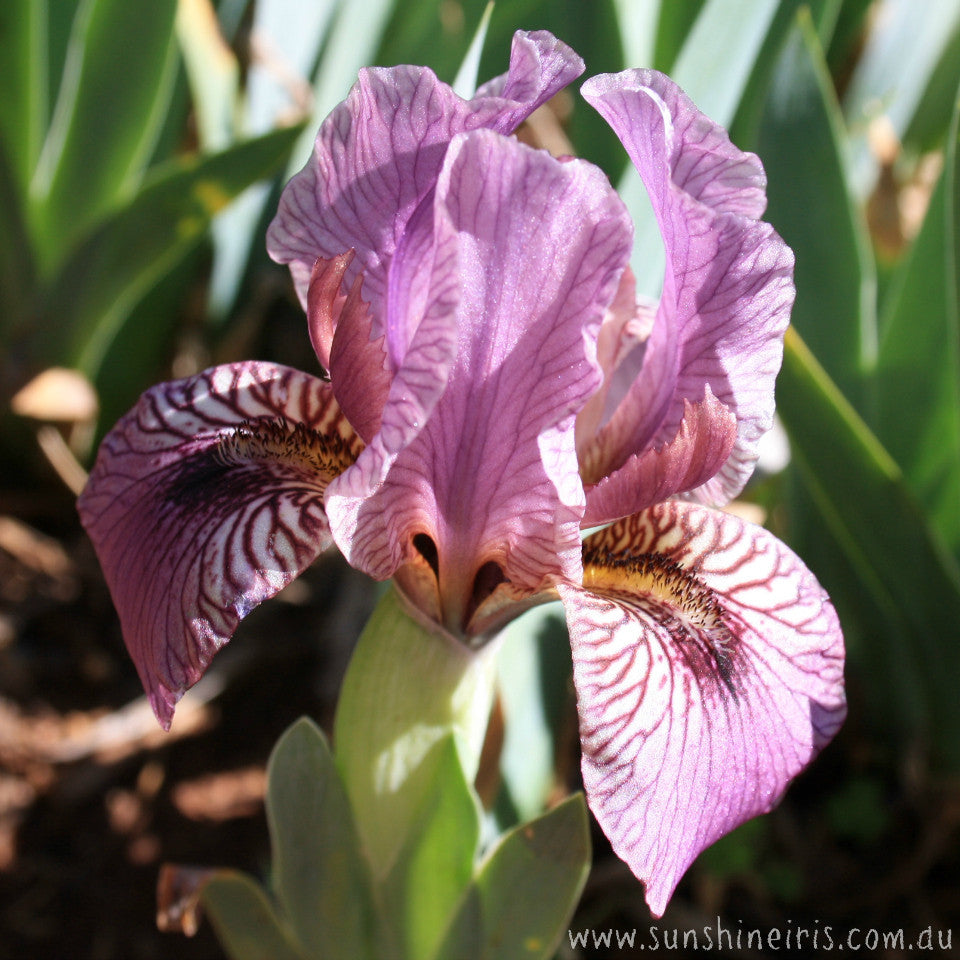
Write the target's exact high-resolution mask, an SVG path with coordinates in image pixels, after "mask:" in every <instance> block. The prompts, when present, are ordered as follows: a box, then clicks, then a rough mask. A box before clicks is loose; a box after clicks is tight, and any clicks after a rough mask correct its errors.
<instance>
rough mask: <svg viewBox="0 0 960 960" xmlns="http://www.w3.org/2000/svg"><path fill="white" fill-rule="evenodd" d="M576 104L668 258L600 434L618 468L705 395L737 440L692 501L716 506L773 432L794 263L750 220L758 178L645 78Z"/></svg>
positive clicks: (610, 85)
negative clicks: (646, 211)
mask: <svg viewBox="0 0 960 960" xmlns="http://www.w3.org/2000/svg"><path fill="white" fill-rule="evenodd" d="M583 95H584V96H585V97H586V99H587V100H588V101H589V102H590V103H592V104H593V106H595V107H596V108H597V110H599V112H600V113H601V114H602V115H603V116H604V117H605V118H606V120H607V121H608V122H609V123H610V125H611V126H612V127H613V129H614V130H615V131H616V133H617V135H618V136H619V137H620V139H621V140H622V141H623V143H624V146H625V147H626V148H627V152H628V153H629V154H630V157H631V159H632V160H633V162H634V164H635V165H636V167H637V169H638V170H639V172H640V175H641V177H642V178H643V181H644V184H645V185H646V188H647V191H648V192H649V194H650V197H651V200H652V203H653V207H654V211H655V212H656V215H657V220H658V222H659V225H660V230H661V233H662V236H663V241H664V245H665V247H666V252H667V270H666V275H665V277H664V285H663V294H662V297H661V300H660V305H659V307H658V311H657V317H656V321H655V323H654V327H653V332H652V333H651V336H650V340H649V342H648V344H647V346H646V350H645V353H644V356H643V367H642V369H641V372H640V375H639V376H638V378H637V380H636V382H635V383H634V386H633V388H632V390H631V391H630V393H629V394H628V395H627V397H626V398H625V400H624V402H623V404H622V405H621V407H620V408H619V409H618V410H617V411H616V413H615V414H614V416H613V418H612V419H611V421H610V423H609V424H608V427H607V429H608V430H609V432H610V433H611V435H612V437H614V438H615V443H616V444H617V445H618V448H619V458H620V460H621V462H622V461H623V460H625V459H626V457H627V456H629V455H630V454H632V453H637V452H640V451H642V450H644V449H646V448H647V447H649V446H651V445H653V446H658V445H659V444H661V443H663V442H665V441H667V440H669V439H670V438H671V437H673V436H674V435H675V434H676V431H677V428H678V426H679V423H680V420H681V418H682V416H683V401H684V400H691V401H698V400H700V399H702V397H703V391H704V387H705V386H706V385H709V387H710V389H711V391H712V393H713V394H714V396H715V397H717V399H719V400H720V401H721V402H722V403H723V404H724V405H725V406H727V407H729V408H730V409H731V410H732V411H733V413H734V414H735V416H736V418H737V425H738V427H737V433H738V435H737V442H736V444H735V445H734V448H733V450H732V451H731V454H730V457H729V459H728V461H727V463H726V464H725V465H724V466H723V468H722V470H721V471H720V474H719V475H718V477H717V478H716V479H715V480H714V481H712V482H711V483H710V484H709V485H708V486H707V487H705V488H704V489H702V490H701V491H699V496H700V497H701V498H702V499H704V500H716V501H722V500H727V499H729V498H730V497H732V496H734V495H736V493H738V492H739V491H740V490H741V489H742V488H743V485H744V484H745V483H746V481H747V479H748V478H749V476H750V473H751V472H752V470H753V464H754V462H755V460H756V449H757V443H758V441H759V439H760V437H761V436H762V435H763V434H764V433H765V432H766V431H767V430H768V429H769V428H770V425H771V423H772V419H773V385H774V380H775V378H776V375H777V372H778V371H779V369H780V362H781V359H782V354H783V342H782V341H783V334H784V331H785V330H786V327H787V324H788V322H789V318H790V309H791V307H792V305H793V297H794V289H793V280H792V277H793V255H792V253H791V252H790V249H789V248H788V247H787V246H786V245H785V244H784V243H783V241H782V240H781V239H780V238H779V237H778V236H777V234H776V233H775V232H774V231H773V229H772V228H771V227H770V226H769V225H767V224H765V223H761V222H759V221H758V220H757V219H756V218H757V217H759V216H760V215H761V213H762V212H763V208H764V204H765V197H764V187H765V179H764V174H763V169H762V167H761V165H760V162H759V160H758V159H757V158H756V157H755V156H753V155H752V154H747V153H742V152H740V151H739V150H737V149H736V148H735V147H734V146H733V145H732V144H731V143H730V141H729V138H728V137H727V135H726V133H725V131H724V130H723V129H722V128H721V127H719V126H717V125H716V124H714V123H713V122H712V121H710V120H709V119H708V118H707V117H705V116H704V115H703V114H702V113H700V112H699V111H698V110H697V109H696V107H695V106H694V105H693V103H692V102H691V101H690V100H689V98H688V97H687V96H686V95H685V94H684V93H683V92H682V91H681V90H680V89H679V88H678V87H677V86H676V84H674V83H673V82H672V81H671V80H669V79H668V78H666V77H664V76H663V75H662V74H659V73H657V72H655V71H652V70H630V71H626V72H624V73H621V74H617V75H609V74H608V75H603V76H599V77H594V78H593V79H591V80H589V81H588V82H587V83H586V84H584V86H583ZM612 442H614V441H613V440H611V438H608V439H607V444H608V445H610V444H611V443H612Z"/></svg>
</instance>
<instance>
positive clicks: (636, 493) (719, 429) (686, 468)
mask: <svg viewBox="0 0 960 960" xmlns="http://www.w3.org/2000/svg"><path fill="white" fill-rule="evenodd" d="M683 405H684V406H683V419H682V420H681V421H680V428H679V430H678V431H677V435H676V436H675V437H674V438H673V439H672V440H670V441H669V442H668V443H665V444H663V446H661V447H658V448H656V449H652V450H647V451H646V452H645V453H642V454H637V455H634V456H633V457H631V458H630V459H629V460H627V462H626V463H625V464H624V465H623V466H622V467H620V468H619V469H618V470H615V471H614V472H613V473H611V474H610V475H609V476H606V477H604V478H603V479H602V480H600V482H599V483H597V484H594V485H593V486H590V487H587V490H586V494H587V509H586V512H585V513H584V517H583V522H582V525H583V526H584V527H598V526H601V525H602V524H605V523H609V522H610V521H611V520H619V519H620V518H621V517H628V516H630V515H631V514H634V513H638V512H639V511H640V510H644V509H646V508H647V507H649V506H651V505H653V504H655V503H660V502H661V501H663V500H666V499H668V498H669V497H673V496H676V495H677V494H681V493H688V492H689V491H691V490H695V489H696V488H698V487H700V486H701V485H702V484H704V483H706V482H707V481H709V480H711V479H712V478H713V477H714V476H715V475H716V474H717V472H718V471H719V470H720V468H721V467H722V466H723V465H724V464H725V463H726V462H727V459H728V458H729V456H730V451H731V450H732V449H733V445H734V443H735V442H736V439H737V421H736V418H735V417H734V416H733V414H732V413H731V412H730V411H729V410H728V409H727V408H726V407H725V406H724V405H723V404H722V403H721V402H720V401H719V400H717V398H716V397H714V395H713V394H712V393H711V392H710V388H709V386H708V387H707V391H706V395H705V396H704V398H703V399H702V400H700V401H699V402H697V403H691V402H690V401H689V400H686V399H685V400H684V401H683Z"/></svg>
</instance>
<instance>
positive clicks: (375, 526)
mask: <svg viewBox="0 0 960 960" xmlns="http://www.w3.org/2000/svg"><path fill="white" fill-rule="evenodd" d="M433 228H434V230H435V232H436V237H437V241H436V242H437V243H438V244H442V243H444V242H447V240H449V239H450V238H452V239H453V240H454V242H455V243H456V245H457V249H458V253H457V256H456V258H455V259H454V260H453V261H452V262H451V264H450V269H452V270H455V271H456V283H457V284H458V287H459V308H458V313H457V335H458V344H457V350H456V361H455V363H454V366H453V369H452V372H451V374H450V380H449V383H448V384H447V386H446V389H445V391H444V393H443V395H442V397H441V398H440V400H439V402H438V403H437V406H436V409H435V410H434V411H433V413H432V415H431V416H430V418H429V420H428V421H427V422H426V425H425V426H424V428H423V430H422V432H421V433H420V434H419V435H418V436H417V438H416V440H415V441H414V442H412V443H411V444H410V445H409V446H408V447H406V448H405V449H404V450H403V452H402V453H401V454H400V455H399V456H398V457H397V459H396V462H395V464H393V466H392V467H391V469H390V471H389V474H388V475H387V477H386V479H385V482H384V483H383V485H382V487H381V488H380V489H379V490H377V492H376V493H375V494H374V496H372V497H370V499H369V500H367V501H366V502H363V503H358V504H357V508H358V509H357V510H356V511H355V512H354V513H353V515H352V516H350V517H347V515H346V514H345V513H344V514H341V509H342V508H341V504H340V503H339V502H338V500H339V495H340V493H341V489H342V488H343V486H345V484H346V482H347V480H348V478H347V477H344V478H342V481H338V482H337V483H335V484H334V485H332V486H331V489H330V493H329V495H328V500H327V502H328V510H329V513H330V518H331V525H332V528H333V531H334V535H335V537H336V539H337V542H338V543H339V544H340V546H341V549H343V550H344V552H347V553H348V556H349V557H350V558H351V562H353V563H354V564H355V565H357V566H360V567H361V568H362V569H364V570H366V571H367V572H368V573H370V574H371V575H372V576H375V577H378V578H383V577H387V576H390V575H392V574H393V573H394V572H395V571H396V569H397V567H398V566H399V565H400V564H401V563H403V562H404V561H405V560H411V561H412V560H413V559H414V558H415V556H416V554H417V548H416V546H415V545H414V539H415V537H416V536H417V535H418V534H419V535H423V536H424V537H426V538H429V541H430V542H432V548H431V547H424V549H426V551H427V552H428V553H430V552H431V549H432V552H433V554H434V557H433V559H434V562H435V564H436V569H435V573H437V575H438V577H439V581H440V595H441V596H442V597H443V602H444V604H445V612H444V621H445V623H446V624H447V626H448V627H449V629H451V630H452V631H455V632H459V631H462V630H464V629H465V628H466V625H467V621H468V620H469V618H470V613H471V610H472V609H474V605H475V603H476V602H479V601H482V599H483V598H484V597H485V596H487V595H488V593H489V591H490V590H492V589H495V588H496V585H497V584H498V583H500V582H502V580H503V578H506V579H507V580H510V581H511V582H513V583H514V584H516V585H522V586H523V587H526V588H530V589H533V588H535V587H536V586H537V585H539V583H540V582H541V580H542V579H543V577H544V576H545V575H546V574H548V573H562V574H563V575H566V576H574V577H579V565H580V552H579V532H578V530H579V519H580V516H581V514H582V511H583V492H582V488H581V486H580V481H579V475H578V472H577V461H576V455H575V450H574V443H573V419H574V416H575V414H576V412H577V411H578V410H579V409H580V407H582V405H583V404H584V402H585V401H586V399H587V397H588V396H589V395H590V394H591V393H592V392H593V391H594V390H595V389H596V388H597V386H598V384H599V372H598V369H597V364H596V356H595V340H596V334H597V329H598V326H599V323H600V319H601V317H602V315H603V312H604V310H605V309H606V306H607V305H608V304H609V302H610V300H611V299H612V298H613V295H614V293H615V290H616V285H617V282H618V281H619V278H620V274H621V272H622V270H623V268H624V265H625V263H626V259H627V256H628V255H629V247H630V224H629V220H628V218H627V216H626V212H625V210H624V209H623V205H622V204H621V202H620V200H619V199H618V198H617V196H616V194H615V193H614V192H613V191H612V190H611V189H610V186H609V184H608V183H607V181H606V179H605V177H604V176H603V175H602V174H601V173H600V171H599V170H597V169H596V168H595V167H592V166H591V165H589V164H586V163H583V162H581V161H571V162H568V163H559V162H558V161H556V160H554V159H553V158H552V157H550V156H549V155H548V154H546V153H545V152H542V151H534V150H531V149H530V148H528V147H525V146H523V145H521V144H519V143H517V142H516V141H515V140H512V139H508V138H505V137H502V136H500V135H498V134H495V133H493V132H490V131H475V132H473V133H470V134H466V135H464V136H461V137H458V138H457V139H455V140H454V142H453V143H452V144H451V147H450V150H449V152H448V156H447V161H446V163H445V165H444V169H443V173H442V174H441V177H440V180H439V183H438V187H437V191H436V197H435V210H434V217H433ZM410 269H414V265H413V264H411V265H410ZM418 333H419V330H418ZM358 466H359V464H358ZM384 518H389V520H387V522H385V519H384ZM344 520H346V521H347V522H344ZM478 590H479V591H480V592H481V593H482V594H483V596H481V597H478V596H477V591H478Z"/></svg>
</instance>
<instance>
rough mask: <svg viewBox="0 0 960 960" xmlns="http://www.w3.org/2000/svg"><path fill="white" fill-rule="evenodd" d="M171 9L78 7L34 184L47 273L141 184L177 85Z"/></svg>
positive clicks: (106, 1)
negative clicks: (58, 93) (83, 233)
mask: <svg viewBox="0 0 960 960" xmlns="http://www.w3.org/2000/svg"><path fill="white" fill-rule="evenodd" d="M175 11H176V0H152V2H151V3H144V4H140V3H130V2H129V0H84V2H83V3H82V4H81V6H80V8H79V10H78V12H77V16H76V18H75V20H74V28H73V32H72V34H71V38H70V47H69V50H68V53H67V59H66V64H65V66H64V80H63V82H62V84H61V87H60V95H59V97H58V100H57V106H56V109H55V111H54V115H53V120H52V122H51V125H50V130H49V132H48V134H47V138H46V142H45V143H44V146H43V152H42V154H41V157H40V163H39V166H38V168H37V175H36V176H35V177H34V181H33V184H32V194H33V199H34V201H35V203H36V206H37V210H36V224H37V236H38V238H39V252H40V254H41V262H42V265H43V271H44V273H45V274H46V275H49V273H50V271H51V270H52V268H53V266H54V265H55V264H56V263H58V262H59V261H60V260H61V259H62V257H63V255H64V254H65V253H66V251H67V250H68V249H69V248H70V246H71V244H72V242H73V241H74V240H75V239H76V238H77V237H78V236H79V235H80V234H81V233H82V232H83V231H84V230H85V229H86V228H88V227H89V226H91V225H92V224H93V223H94V221H95V220H97V219H98V218H100V217H101V216H103V215H104V214H105V213H106V212H107V211H108V210H109V209H110V208H111V207H112V206H113V205H114V204H115V203H116V202H117V201H118V200H119V199H120V198H121V197H123V196H124V195H129V193H130V192H131V191H132V190H133V189H135V188H136V186H137V184H138V183H139V181H140V177H141V174H142V171H143V169H144V168H145V166H146V164H147V162H148V161H149V159H150V155H151V153H152V151H153V147H154V143H155V142H156V138H157V135H158V133H159V130H160V128H161V126H162V123H163V119H164V116H165V114H166V109H167V105H168V103H169V100H170V96H171V93H172V91H173V88H174V84H175V81H176V66H177V57H176V44H175V42H174V35H173V24H174V13H175Z"/></svg>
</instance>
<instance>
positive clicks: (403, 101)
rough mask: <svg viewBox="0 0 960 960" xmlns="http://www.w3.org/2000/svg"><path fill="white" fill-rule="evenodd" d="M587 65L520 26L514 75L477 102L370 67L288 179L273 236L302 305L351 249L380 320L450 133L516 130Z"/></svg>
mask: <svg viewBox="0 0 960 960" xmlns="http://www.w3.org/2000/svg"><path fill="white" fill-rule="evenodd" d="M582 71H583V61H582V60H581V59H580V58H579V57H578V56H577V55H576V54H575V53H574V52H573V51H572V50H571V49H570V48H569V47H567V46H565V45H564V44H562V43H560V42H559V41H558V40H557V39H556V38H555V37H553V36H551V35H550V34H548V33H545V32H542V31H541V32H536V33H523V32H518V33H517V34H516V36H515V37H514V41H513V49H512V52H511V57H510V71H509V73H507V74H506V75H505V76H504V77H503V78H499V79H498V81H496V82H494V83H492V84H490V85H488V86H487V87H486V88H483V89H482V90H481V91H480V92H479V93H478V95H477V96H476V97H475V98H474V99H473V100H462V99H461V98H460V97H458V96H457V95H456V94H455V93H454V92H453V89H452V88H451V87H449V86H447V85H446V84H444V83H441V82H440V81H439V80H438V79H437V77H436V76H435V74H434V73H433V72H432V71H431V70H428V69H427V68H426V67H413V66H400V67H391V68H389V69H382V68H373V69H367V70H362V71H361V72H360V77H359V79H358V81H357V83H356V84H355V85H354V87H353V89H352V90H351V91H350V93H349V95H348V97H347V99H346V100H345V101H344V102H343V103H341V104H340V105H339V106H338V107H336V109H334V111H333V112H332V113H331V114H330V116H329V117H328V118H327V119H326V120H325V121H324V123H323V126H322V127H321V128H320V132H319V134H318V135H317V140H316V144H315V146H314V152H313V156H312V157H311V158H310V160H309V161H308V162H307V165H306V166H305V167H304V168H303V170H301V171H300V173H298V174H297V175H296V176H295V177H294V178H293V179H292V180H291V181H290V183H288V184H287V186H286V188H285V190H284V192H283V195H282V196H281V198H280V207H279V210H278V212H277V216H276V218H275V219H274V221H273V223H272V224H271V225H270V229H269V231H268V233H267V248H268V250H269V251H270V254H271V256H272V257H274V259H276V260H277V261H278V262H280V263H289V264H290V269H291V272H292V273H293V278H294V282H295V284H296V286H297V290H298V292H299V295H300V298H301V300H302V301H303V303H304V306H306V294H307V288H308V286H309V279H310V273H311V270H312V269H313V264H314V262H315V261H316V259H317V258H318V257H322V258H324V259H332V258H333V257H335V256H337V255H338V254H342V253H344V252H345V251H346V250H348V249H351V248H352V249H354V250H355V251H356V253H357V257H356V260H355V261H354V263H353V264H352V265H351V267H350V269H349V271H348V273H347V283H348V285H349V284H350V283H352V281H353V278H354V276H355V275H356V273H357V272H359V271H360V270H363V271H364V273H365V281H364V290H363V294H364V297H365V298H366V299H367V300H369V301H370V302H371V304H372V309H373V313H374V316H375V317H380V316H381V315H382V304H383V299H384V295H385V285H386V271H387V267H388V265H389V261H390V257H391V256H392V254H393V252H394V250H395V249H396V247H397V244H398V242H399V241H400V238H401V236H402V234H403V232H404V230H405V228H406V225H407V223H408V221H409V220H410V218H411V216H412V215H413V213H414V211H415V210H416V209H417V207H418V206H419V204H420V203H421V201H423V200H424V198H426V197H427V195H428V194H429V193H430V191H431V190H432V189H433V187H434V185H435V184H436V181H437V177H438V176H439V173H440V167H441V165H442V164H443V158H444V155H445V153H446V150H447V146H448V145H449V143H450V141H451V139H452V138H453V137H454V136H456V134H458V133H460V132H463V131H467V130H473V129H477V128H480V127H489V128H491V129H495V130H497V131H498V132H500V133H510V132H512V131H513V130H515V129H516V128H517V127H518V126H519V125H520V123H522V122H523V120H524V119H525V118H526V117H528V116H529V115H530V114H531V113H532V112H533V111H534V110H535V109H536V108H537V107H538V106H540V104H541V103H543V102H545V101H546V100H547V99H549V98H550V97H551V96H552V95H553V94H554V93H556V92H557V91H558V90H560V89H562V88H563V87H565V86H566V85H567V84H568V83H570V82H571V81H572V80H574V79H575V78H576V77H577V76H579V75H580V73H581V72H582ZM382 332H383V331H382V330H378V331H377V335H379V334H380V333H382Z"/></svg>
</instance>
